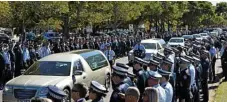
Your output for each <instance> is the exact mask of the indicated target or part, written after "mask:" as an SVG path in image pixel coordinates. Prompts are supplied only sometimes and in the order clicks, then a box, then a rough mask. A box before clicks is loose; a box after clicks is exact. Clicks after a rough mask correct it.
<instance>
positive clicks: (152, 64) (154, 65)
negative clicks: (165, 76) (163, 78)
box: [148, 59, 159, 71]
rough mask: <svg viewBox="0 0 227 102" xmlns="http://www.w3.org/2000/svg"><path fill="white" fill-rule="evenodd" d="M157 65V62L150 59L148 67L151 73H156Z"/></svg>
mask: <svg viewBox="0 0 227 102" xmlns="http://www.w3.org/2000/svg"><path fill="white" fill-rule="evenodd" d="M158 65H159V62H157V61H155V60H153V59H150V63H149V64H148V67H149V69H150V70H151V71H157V70H158Z"/></svg>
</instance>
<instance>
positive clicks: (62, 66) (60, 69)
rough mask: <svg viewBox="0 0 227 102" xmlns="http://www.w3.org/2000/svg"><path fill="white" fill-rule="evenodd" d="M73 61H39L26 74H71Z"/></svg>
mask: <svg viewBox="0 0 227 102" xmlns="http://www.w3.org/2000/svg"><path fill="white" fill-rule="evenodd" d="M70 69H71V62H58V61H38V62H35V63H34V64H33V65H32V66H31V67H30V68H29V69H28V70H27V71H26V72H25V73H24V75H47V76H69V75H70Z"/></svg>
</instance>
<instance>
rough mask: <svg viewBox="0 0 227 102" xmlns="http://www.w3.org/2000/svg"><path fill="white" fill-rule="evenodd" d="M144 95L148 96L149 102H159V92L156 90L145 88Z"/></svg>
mask: <svg viewBox="0 0 227 102" xmlns="http://www.w3.org/2000/svg"><path fill="white" fill-rule="evenodd" d="M144 93H145V94H146V95H147V96H148V101H149V102H159V94H158V93H159V92H158V89H156V88H153V87H147V88H145V91H144Z"/></svg>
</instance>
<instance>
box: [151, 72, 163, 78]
mask: <svg viewBox="0 0 227 102" xmlns="http://www.w3.org/2000/svg"><path fill="white" fill-rule="evenodd" d="M148 76H149V78H152V79H160V78H162V75H160V74H159V73H158V72H157V71H148Z"/></svg>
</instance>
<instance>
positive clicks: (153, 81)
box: [147, 71, 166, 102]
mask: <svg viewBox="0 0 227 102" xmlns="http://www.w3.org/2000/svg"><path fill="white" fill-rule="evenodd" d="M147 74H148V79H147V86H148V87H154V88H157V89H158V94H159V102H166V93H165V90H164V89H163V88H162V87H161V86H160V84H159V83H160V79H161V78H162V76H161V75H160V74H159V73H158V72H157V71H156V72H154V71H148V73H147Z"/></svg>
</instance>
